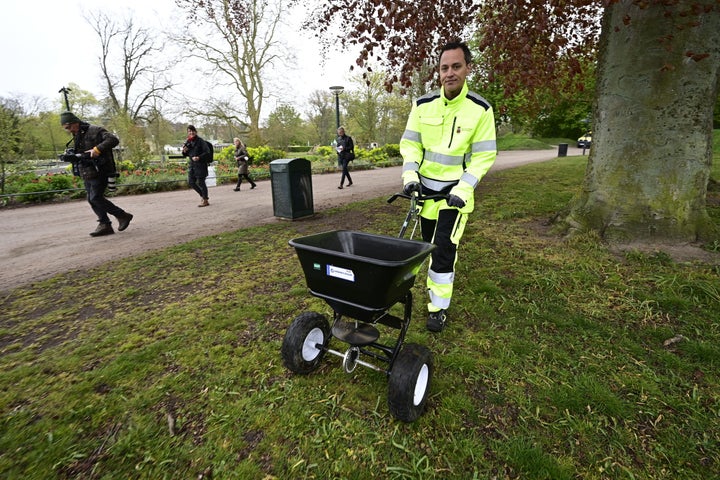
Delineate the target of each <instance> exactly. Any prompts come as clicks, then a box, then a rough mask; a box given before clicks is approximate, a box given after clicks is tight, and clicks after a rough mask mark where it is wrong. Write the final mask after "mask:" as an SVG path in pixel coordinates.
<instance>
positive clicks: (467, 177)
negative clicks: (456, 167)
mask: <svg viewBox="0 0 720 480" xmlns="http://www.w3.org/2000/svg"><path fill="white" fill-rule="evenodd" d="M460 181H461V182H465V183H467V184H469V185H472V187H473V188H475V187H477V186H478V183H480V180H478V178H477V177H476V176H475V175H471V174H469V173H468V172H465V173H463V174H462V177H460Z"/></svg>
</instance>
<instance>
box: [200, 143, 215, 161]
mask: <svg viewBox="0 0 720 480" xmlns="http://www.w3.org/2000/svg"><path fill="white" fill-rule="evenodd" d="M203 141H204V142H205V143H206V144H207V147H208V151H209V152H210V153H208V154H207V155H206V156H205V163H207V164H208V165H209V164H211V163H212V162H213V161H214V160H215V147H213V144H212V143H210V142H208V141H207V140H203Z"/></svg>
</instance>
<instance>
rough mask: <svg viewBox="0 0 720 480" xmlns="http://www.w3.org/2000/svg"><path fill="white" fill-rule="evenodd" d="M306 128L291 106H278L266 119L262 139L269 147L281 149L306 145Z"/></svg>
mask: <svg viewBox="0 0 720 480" xmlns="http://www.w3.org/2000/svg"><path fill="white" fill-rule="evenodd" d="M305 132H306V128H305V124H304V122H303V120H302V118H301V117H300V114H299V113H298V112H297V111H296V110H295V108H294V107H293V106H292V105H286V104H283V105H279V106H278V107H277V108H276V109H275V110H274V111H273V112H272V113H271V114H270V116H269V117H268V119H267V122H266V129H265V134H264V137H265V139H266V141H267V142H268V144H269V145H272V146H274V147H278V148H281V149H284V148H287V147H288V146H289V145H302V144H304V143H306V138H307V137H306V135H305Z"/></svg>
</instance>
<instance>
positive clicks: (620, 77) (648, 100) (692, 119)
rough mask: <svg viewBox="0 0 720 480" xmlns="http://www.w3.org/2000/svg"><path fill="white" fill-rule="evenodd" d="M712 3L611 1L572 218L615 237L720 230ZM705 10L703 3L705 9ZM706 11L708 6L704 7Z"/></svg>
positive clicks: (718, 24)
mask: <svg viewBox="0 0 720 480" xmlns="http://www.w3.org/2000/svg"><path fill="white" fill-rule="evenodd" d="M714 4H715V1H714V0H700V1H697V2H690V1H679V2H677V3H671V2H664V5H667V6H664V5H663V4H662V3H661V2H645V3H644V4H642V6H643V7H644V8H641V7H639V6H638V5H639V3H638V2H630V1H621V2H617V3H611V4H610V6H608V7H607V9H606V10H605V13H604V18H603V28H602V34H601V37H600V46H599V48H600V51H599V58H598V69H597V70H598V80H597V96H596V97H597V103H596V105H595V109H594V122H593V138H592V141H593V146H592V149H591V152H590V157H589V161H588V167H587V171H586V174H585V181H584V184H583V188H582V191H581V193H580V194H579V195H578V197H576V198H575V199H574V200H573V201H572V203H571V205H570V207H571V211H570V214H569V216H568V217H567V219H566V221H567V222H568V225H569V226H570V229H571V232H577V231H587V230H594V231H597V232H599V234H600V235H601V237H603V238H604V239H606V240H609V241H612V242H621V243H625V242H632V241H639V242H646V243H683V242H688V241H696V240H703V239H709V238H712V237H713V236H715V235H717V231H718V226H717V225H713V224H712V222H711V220H710V218H709V216H708V214H707V211H706V208H705V197H706V193H707V184H708V179H709V175H710V167H711V164H712V118H713V105H714V101H715V99H716V98H717V96H718V78H719V77H718V74H719V66H720V12H719V11H718V10H717V9H712V8H710V9H709V11H707V12H706V11H705V10H704V9H702V6H703V5H708V6H710V7H712V6H713V5H714ZM698 6H700V7H698ZM698 8H700V10H698Z"/></svg>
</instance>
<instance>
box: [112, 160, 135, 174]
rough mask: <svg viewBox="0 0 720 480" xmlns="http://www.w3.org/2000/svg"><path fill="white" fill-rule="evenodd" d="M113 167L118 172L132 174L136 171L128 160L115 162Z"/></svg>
mask: <svg viewBox="0 0 720 480" xmlns="http://www.w3.org/2000/svg"><path fill="white" fill-rule="evenodd" d="M115 167H116V168H117V170H118V172H133V171H135V170H136V169H137V166H136V165H135V164H134V163H133V162H131V161H130V160H122V161H120V162H118V161H117V160H116V161H115Z"/></svg>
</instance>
